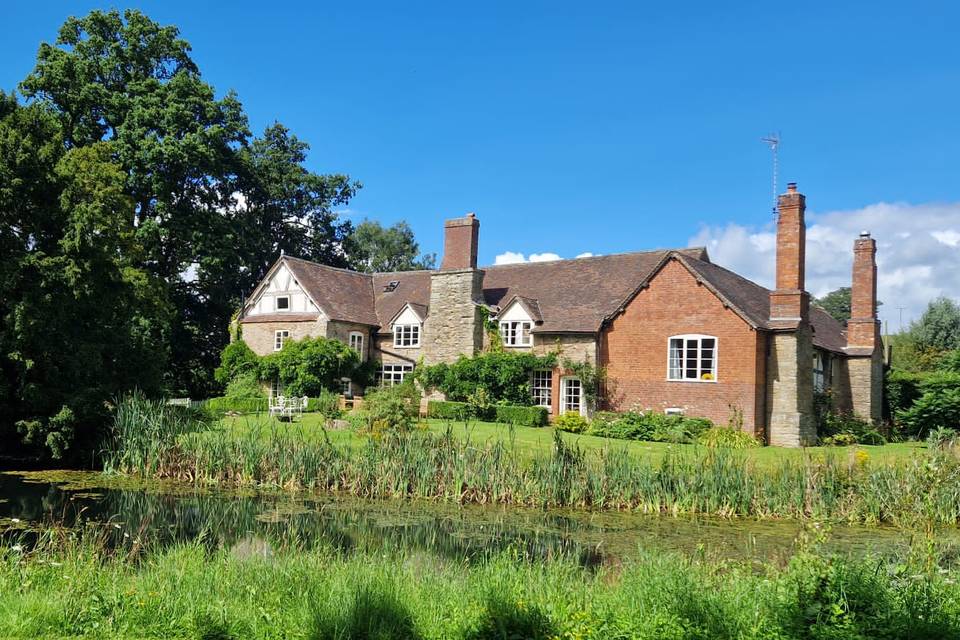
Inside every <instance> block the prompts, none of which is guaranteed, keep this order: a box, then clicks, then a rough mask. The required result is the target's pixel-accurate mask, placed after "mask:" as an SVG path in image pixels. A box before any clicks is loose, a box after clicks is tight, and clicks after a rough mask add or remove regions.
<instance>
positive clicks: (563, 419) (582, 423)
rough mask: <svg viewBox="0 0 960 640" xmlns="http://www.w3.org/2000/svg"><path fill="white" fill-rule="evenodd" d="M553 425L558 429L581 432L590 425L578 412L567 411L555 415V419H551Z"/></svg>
mask: <svg viewBox="0 0 960 640" xmlns="http://www.w3.org/2000/svg"><path fill="white" fill-rule="evenodd" d="M553 426H554V427H555V428H557V429H559V430H560V431H569V432H570V433H583V432H584V431H586V430H587V427H589V426H590V423H589V422H587V419H586V418H584V417H583V416H582V415H580V414H579V413H572V412H568V413H564V414H563V415H560V416H557V419H556V420H554V421H553Z"/></svg>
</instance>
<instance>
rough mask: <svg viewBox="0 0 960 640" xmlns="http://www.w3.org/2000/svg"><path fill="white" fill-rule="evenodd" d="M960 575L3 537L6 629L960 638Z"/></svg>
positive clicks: (928, 568)
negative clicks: (33, 543)
mask: <svg viewBox="0 0 960 640" xmlns="http://www.w3.org/2000/svg"><path fill="white" fill-rule="evenodd" d="M958 579H960V571H958V570H957V568H956V567H955V566H954V567H951V566H949V565H948V564H945V562H944V561H943V559H942V558H938V557H937V556H936V554H935V553H931V552H928V551H926V550H919V551H918V552H917V553H916V555H915V556H913V557H904V558H900V559H897V560H895V561H890V562H887V561H880V560H858V561H853V560H848V559H843V558H840V557H835V556H825V555H821V554H819V553H818V552H817V551H816V548H815V547H811V548H808V549H807V550H805V551H802V552H800V553H799V554H798V555H797V556H795V557H794V558H793V559H792V560H791V561H790V562H789V563H788V564H787V565H786V566H782V567H775V566H756V565H751V566H746V565H738V564H733V565H731V564H713V563H705V562H702V561H697V560H692V559H689V558H684V557H682V556H676V555H669V554H666V555H665V554H649V555H645V556H642V557H640V558H639V559H637V560H635V561H633V562H630V563H627V564H625V565H618V566H613V567H604V568H600V569H599V570H596V571H586V570H583V569H581V568H580V567H578V566H576V565H575V564H573V563H571V562H568V561H566V560H563V559H556V560H549V561H546V562H530V561H529V560H528V559H526V558H524V557H523V556H522V555H518V554H516V553H511V552H506V553H501V554H496V555H493V556H490V557H488V558H484V559H482V560H479V561H476V562H464V561H456V560H452V561H451V560H442V559H439V558H436V557H432V556H427V555H422V554H389V555H384V554H368V553H363V552H361V553H352V554H342V553H338V552H336V551H333V550H331V549H325V548H316V549H311V550H302V549H296V548H278V549H275V550H273V551H272V552H271V553H256V554H249V553H247V552H246V551H245V550H244V548H243V547H239V546H238V547H233V548H228V549H219V550H213V551H211V550H208V549H206V548H205V547H204V546H203V545H202V544H200V543H194V544H184V545H180V546H176V547H172V548H168V549H165V550H162V551H161V550H153V551H146V552H143V553H141V554H140V555H138V556H137V557H135V558H131V557H130V556H129V555H127V554H121V555H116V554H115V553H114V552H108V551H106V548H105V547H103V546H101V545H99V544H98V543H97V542H96V540H93V541H91V540H89V539H87V538H85V537H84V536H77V535H73V534H63V533H58V534H53V535H50V536H48V537H47V538H46V541H45V542H44V543H41V544H40V545H39V546H37V547H34V548H33V550H31V551H25V550H23V549H20V548H17V547H13V546H9V545H7V546H0V636H3V637H64V636H70V637H88V636H90V637H98V638H130V637H137V638H141V637H153V638H169V637H194V638H316V639H322V640H327V639H330V640H332V639H344V640H345V639H352V638H379V639H382V640H391V639H407V640H409V639H424V640H426V639H434V638H437V639H439V638H444V639H454V640H456V639H461V638H462V639H464V640H468V639H469V640H474V639H481V638H482V639H489V638H539V639H544V640H546V639H547V638H605V639H606V638H613V639H616V638H704V639H705V638H711V639H714V638H739V639H745V640H749V639H754V638H777V639H780V640H787V639H792V638H834V639H845V638H851V639H865V638H887V639H895V638H913V639H924V638H938V639H940V638H956V637H960V585H958Z"/></svg>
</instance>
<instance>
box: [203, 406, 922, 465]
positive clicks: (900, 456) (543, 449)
mask: <svg viewBox="0 0 960 640" xmlns="http://www.w3.org/2000/svg"><path fill="white" fill-rule="evenodd" d="M270 423H272V424H274V425H275V426H276V429H277V430H278V431H293V432H296V433H298V434H299V435H302V437H304V438H306V439H311V440H318V441H319V440H322V439H324V438H329V440H330V442H333V443H334V444H338V445H344V446H349V447H357V446H362V444H363V442H364V438H362V437H360V436H357V435H356V434H354V433H353V432H352V431H350V430H337V431H328V432H327V434H326V435H325V434H324V432H323V431H324V430H323V424H324V419H323V417H322V416H321V415H320V414H317V413H307V414H304V415H303V416H302V417H301V418H299V419H297V420H296V421H294V422H293V423H289V422H280V421H278V420H277V419H276V418H269V417H266V416H265V415H263V416H261V415H245V416H237V417H225V418H223V420H222V421H221V427H222V428H223V429H225V430H227V431H229V432H232V433H235V434H238V435H239V434H244V433H249V432H251V431H257V432H258V433H261V434H263V435H264V437H270V433H271V431H270V429H264V425H265V424H270ZM426 424H427V427H428V429H429V430H430V431H431V432H433V433H435V434H438V435H439V434H443V433H445V432H446V431H447V430H448V429H449V430H450V432H451V433H452V434H453V436H454V437H455V438H457V439H458V440H461V441H466V440H469V441H471V442H473V443H476V444H490V443H494V442H502V443H504V444H511V445H512V446H514V447H515V449H516V451H517V452H519V453H520V454H521V455H522V456H523V457H524V458H525V459H527V460H532V459H533V458H535V457H537V456H538V455H549V454H550V452H551V450H552V448H553V439H554V430H553V428H552V427H513V429H512V432H511V429H510V427H509V425H505V424H500V423H497V422H480V421H471V422H470V423H468V424H464V423H462V422H450V421H445V420H428V421H426ZM561 436H562V438H563V440H564V442H566V443H567V444H569V445H572V446H573V445H575V446H578V447H580V448H581V449H583V450H584V451H602V450H604V449H611V448H618V449H623V450H625V451H627V452H628V453H629V454H631V455H634V456H637V457H641V458H646V459H649V460H650V461H651V462H656V463H659V462H660V461H661V460H662V459H663V457H664V455H665V454H666V453H667V451H673V452H676V451H693V450H696V449H698V448H700V447H697V446H696V445H689V444H668V443H664V442H644V441H636V440H615V439H611V438H601V437H598V436H589V435H578V434H572V433H561ZM925 446H926V445H924V444H923V443H919V442H902V443H893V444H887V445H884V446H865V445H857V446H855V447H807V448H806V449H786V448H781V447H757V448H753V449H747V450H744V454H745V456H746V458H747V459H749V460H751V461H753V462H755V463H756V464H757V465H758V466H760V467H764V468H770V469H772V468H774V467H776V466H777V465H779V464H781V463H783V462H784V461H798V460H803V459H805V458H808V457H813V458H819V459H823V458H825V457H828V456H834V457H837V458H840V459H846V458H849V457H850V455H851V454H852V453H853V452H854V451H857V450H861V451H865V452H866V453H867V454H868V455H869V456H870V458H871V460H873V461H874V462H876V463H882V464H888V463H889V464H897V463H909V462H911V461H913V460H915V459H916V458H917V456H919V455H922V453H923V451H924V449H925Z"/></svg>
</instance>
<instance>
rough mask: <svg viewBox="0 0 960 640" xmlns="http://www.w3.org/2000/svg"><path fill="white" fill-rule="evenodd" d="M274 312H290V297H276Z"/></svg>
mask: <svg viewBox="0 0 960 640" xmlns="http://www.w3.org/2000/svg"><path fill="white" fill-rule="evenodd" d="M276 310H277V311H289V310H290V296H277V297H276Z"/></svg>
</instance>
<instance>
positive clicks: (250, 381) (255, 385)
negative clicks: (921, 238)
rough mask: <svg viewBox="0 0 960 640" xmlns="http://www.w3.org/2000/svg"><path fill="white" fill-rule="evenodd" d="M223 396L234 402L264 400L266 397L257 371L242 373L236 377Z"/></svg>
mask: <svg viewBox="0 0 960 640" xmlns="http://www.w3.org/2000/svg"><path fill="white" fill-rule="evenodd" d="M223 395H224V396H226V397H227V398H231V399H234V400H262V399H263V397H264V395H263V387H262V386H261V384H260V378H259V377H258V376H257V372H256V371H242V372H240V373H238V374H237V375H235V376H234V377H233V379H232V380H231V381H230V382H229V384H227V390H226V392H225V393H224V394H223Z"/></svg>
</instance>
